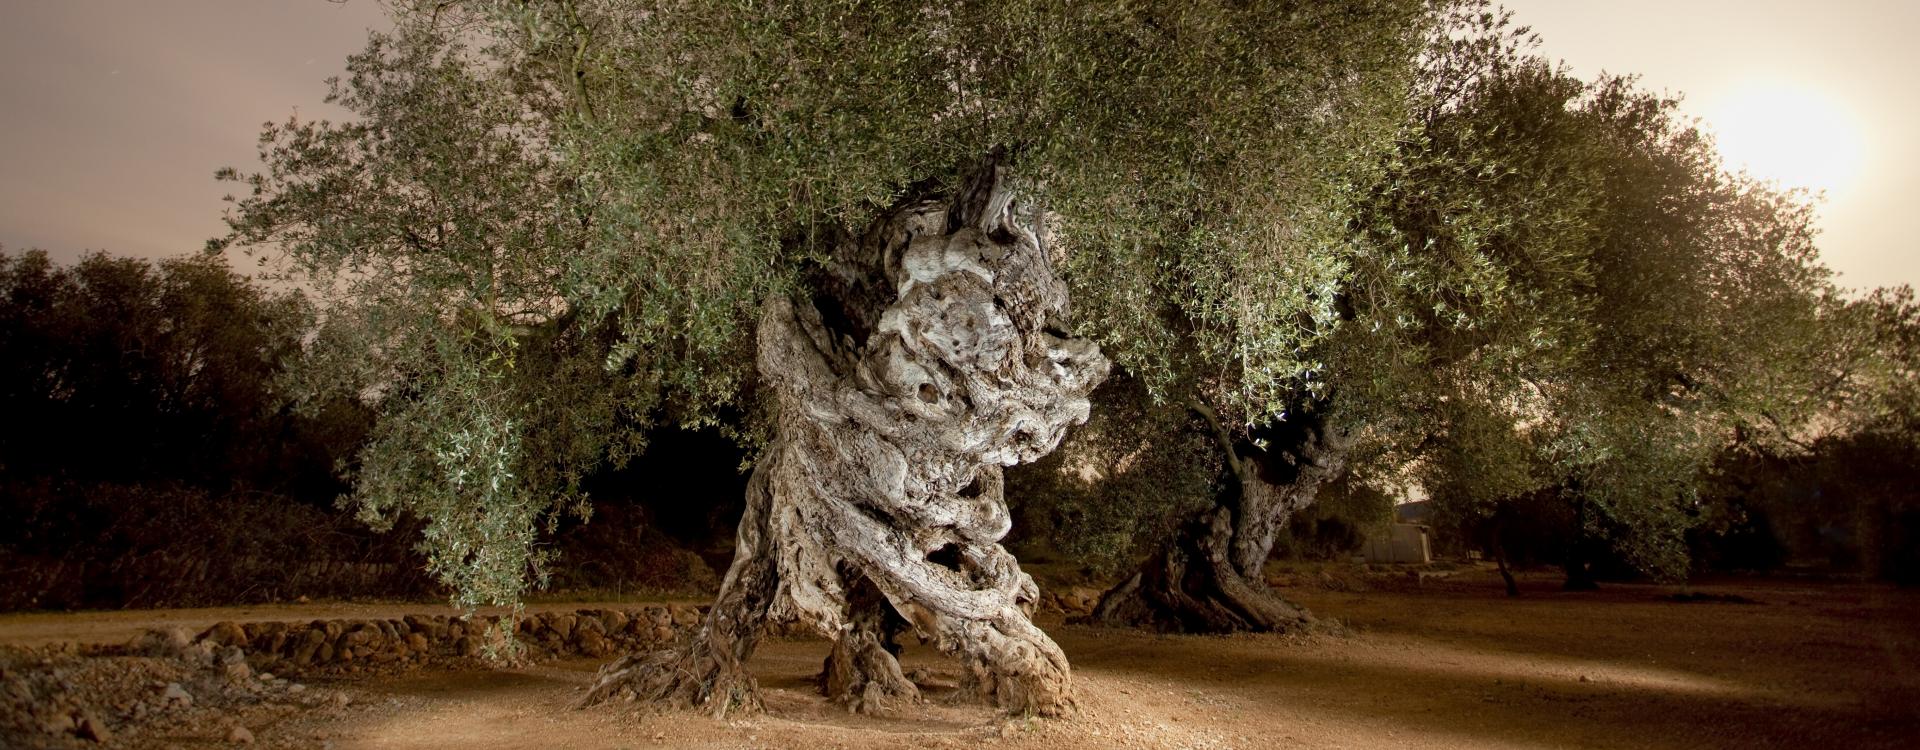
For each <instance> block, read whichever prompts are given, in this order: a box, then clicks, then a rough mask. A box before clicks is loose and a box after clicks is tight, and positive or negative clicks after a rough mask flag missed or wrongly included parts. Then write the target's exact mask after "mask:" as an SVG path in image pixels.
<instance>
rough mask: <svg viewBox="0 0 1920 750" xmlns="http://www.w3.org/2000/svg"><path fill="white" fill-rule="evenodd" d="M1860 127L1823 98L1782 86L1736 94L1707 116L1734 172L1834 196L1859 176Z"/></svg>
mask: <svg viewBox="0 0 1920 750" xmlns="http://www.w3.org/2000/svg"><path fill="white" fill-rule="evenodd" d="M1856 123H1857V121H1856V120H1855V118H1854V117H1853V116H1852V114H1851V113H1849V112H1847V111H1846V110H1845V108H1843V107H1841V106H1839V105H1838V104H1836V103H1835V102H1834V101H1833V100H1832V99H1830V98H1828V97H1826V96H1824V95H1822V94H1820V93H1819V92H1816V91H1812V90H1808V89H1805V88H1799V87H1795V86H1791V85H1783V84H1778V83H1767V84H1756V85H1750V86H1747V87H1746V88H1743V89H1741V90H1739V91H1736V92H1735V93H1734V94H1733V95H1732V96H1730V97H1728V98H1727V99H1726V100H1724V101H1723V102H1722V104H1721V106H1719V107H1717V108H1713V109H1712V110H1710V111H1709V113H1708V114H1707V116H1706V124H1707V127H1708V128H1709V129H1710V130H1712V131H1713V133H1714V137H1715V139H1716V141H1717V143H1718V146H1719V150H1720V156H1721V158H1722V159H1723V160H1725V162H1726V165H1727V167H1728V168H1730V169H1745V170H1747V171H1748V172H1749V173H1751V174H1752V175H1753V176H1755V177H1759V178H1762V179H1768V180H1777V181H1779V182H1780V183H1781V184H1782V185H1784V186H1786V187H1799V188H1807V189H1810V190H1821V191H1826V192H1827V193H1828V194H1829V195H1832V194H1835V193H1840V192H1844V191H1845V190H1847V188H1848V187H1850V186H1851V185H1852V183H1853V182H1854V180H1855V178H1856V177H1857V176H1858V175H1859V172H1860V167H1861V160H1862V159H1863V158H1864V156H1865V151H1866V148H1865V144H1864V143H1863V140H1862V138H1861V133H1860V128H1859V127H1858V125H1857V124H1856Z"/></svg>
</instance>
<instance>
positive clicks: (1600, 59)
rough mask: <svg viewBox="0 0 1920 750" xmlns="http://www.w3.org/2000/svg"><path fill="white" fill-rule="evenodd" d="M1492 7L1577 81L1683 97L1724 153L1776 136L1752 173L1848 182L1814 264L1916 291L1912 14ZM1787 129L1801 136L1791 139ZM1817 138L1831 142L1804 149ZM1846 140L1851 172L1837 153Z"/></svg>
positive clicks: (1765, 1) (1919, 113)
mask: <svg viewBox="0 0 1920 750" xmlns="http://www.w3.org/2000/svg"><path fill="white" fill-rule="evenodd" d="M1503 4H1504V5H1505V6H1506V7H1507V8H1508V9H1510V10H1512V11H1513V14H1514V22H1515V23H1518V24H1522V25H1527V26H1531V27H1533V30H1534V32H1535V33H1537V34H1539V35H1540V37H1541V47H1540V53H1541V54H1543V55H1545V56H1547V57H1548V58H1551V59H1556V60H1561V61H1564V62H1565V63H1566V64H1567V65H1568V66H1569V67H1571V68H1572V70H1573V72H1574V73H1575V74H1576V75H1579V76H1581V77H1583V78H1591V77H1592V76H1594V75H1596V74H1598V73H1600V72H1602V71H1605V72H1607V73H1613V74H1629V73H1630V74H1636V75H1638V76H1639V77H1640V83H1641V85H1642V86H1643V87H1644V88H1647V89H1649V90H1653V91H1660V92H1665V93H1669V94H1678V95H1682V100H1681V110H1682V111H1683V112H1686V113H1688V114H1690V115H1694V116H1697V117H1700V118H1702V120H1704V121H1705V123H1706V125H1707V126H1708V127H1709V128H1711V129H1715V130H1716V131H1731V132H1725V133H1723V138H1722V140H1731V141H1732V142H1729V143H1727V144H1726V145H1727V146H1737V145H1741V144H1746V143H1754V142H1756V141H1757V142H1758V143H1757V144H1755V145H1765V144H1766V142H1767V141H1769V140H1773V139H1771V138H1768V137H1767V136H1768V135H1770V134H1771V133H1770V131H1787V132H1783V133H1780V135H1782V136H1786V137H1785V138H1784V139H1783V140H1784V141H1785V143H1784V144H1781V145H1778V146H1775V147H1773V148H1770V149H1765V150H1764V152H1763V153H1760V154H1759V155H1758V156H1757V157H1756V158H1754V159H1752V161H1758V162H1786V164H1785V167H1787V168H1786V169H1785V170H1783V171H1787V172H1812V173H1815V174H1819V173H1839V174H1842V175H1843V176H1844V175H1846V174H1847V173H1851V176H1848V177H1846V178H1845V179H1842V180H1839V181H1838V183H1839V184H1834V185H1832V186H1831V187H1830V188H1829V189H1828V191H1827V196H1826V201H1825V203H1824V204H1822V205H1821V206H1820V209H1819V213H1820V221H1819V226H1820V228H1821V229H1822V234H1821V238H1820V243H1819V244H1820V249H1821V257H1822V258H1824V259H1825V260H1826V263H1827V265H1828V266H1830V267H1832V268H1833V269H1834V270H1835V271H1836V272H1838V274H1839V276H1838V280H1839V282H1840V283H1841V284H1842V285H1843V286H1848V287H1853V288H1856V289H1858V288H1871V287H1876V286H1887V285H1894V284H1913V285H1915V286H1920V241H1916V240H1915V239H1914V238H1915V237H1916V233H1915V232H1914V231H1913V220H1912V217H1914V216H1915V215H1916V209H1917V208H1920V205H1917V204H1920V0H1825V1H1816V0H1801V1H1799V2H1787V1H1785V0H1651V1H1650V0H1591V1H1580V0H1505V2H1504V3H1503ZM1821 120H1827V121H1830V122H1829V123H1824V124H1826V125H1830V126H1831V127H1822V125H1823V123H1821V122H1820V121H1821ZM1808 121H1811V122H1808ZM1796 123H1799V124H1805V125H1808V126H1809V127H1807V128H1806V130H1808V131H1811V132H1810V133H1807V134H1806V135H1805V136H1803V137H1797V138H1796V137H1792V136H1794V135H1796V134H1795V133H1792V132H1791V131H1792V130H1793V127H1792V126H1793V125H1794V124H1796ZM1826 130H1837V131H1840V133H1841V135H1842V137H1840V138H1834V137H1831V136H1828V137H1819V136H1818V135H1815V134H1817V133H1820V132H1822V131H1826ZM1849 133H1850V135H1848V134H1849ZM1756 135H1757V136H1759V137H1752V136H1756ZM1725 136H1735V137H1734V138H1732V139H1728V138H1726V137H1725ZM1848 138H1851V139H1854V140H1855V141H1856V144H1855V147H1854V148H1853V149H1851V150H1852V151H1855V152H1856V153H1855V154H1853V155H1852V158H1851V159H1850V158H1849V154H1848V153H1846V152H1847V151H1849V150H1850V149H1847V148H1845V146H1846V145H1847V144H1845V143H1837V142H1836V141H1844V140H1847V139H1848ZM1728 150H1730V149H1725V148H1723V152H1726V151H1728ZM1749 150H1751V149H1749ZM1848 161H1852V162H1853V164H1852V168H1851V169H1849V168H1848V164H1847V162H1848ZM1742 163H1743V164H1750V166H1754V167H1756V169H1755V171H1756V172H1760V173H1763V174H1764V173H1765V172H1766V171H1767V170H1765V169H1760V168H1759V167H1761V166H1763V165H1760V164H1751V163H1750V162H1747V161H1743V162H1742ZM1794 167H1799V169H1794Z"/></svg>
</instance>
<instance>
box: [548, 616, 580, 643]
mask: <svg viewBox="0 0 1920 750" xmlns="http://www.w3.org/2000/svg"><path fill="white" fill-rule="evenodd" d="M579 620H580V618H578V617H575V616H573V615H560V616H557V617H555V618H553V625H552V627H553V632H554V633H556V634H558V635H559V636H560V640H563V641H564V640H568V639H571V638H573V627H574V625H575V624H577V623H578V622H579Z"/></svg>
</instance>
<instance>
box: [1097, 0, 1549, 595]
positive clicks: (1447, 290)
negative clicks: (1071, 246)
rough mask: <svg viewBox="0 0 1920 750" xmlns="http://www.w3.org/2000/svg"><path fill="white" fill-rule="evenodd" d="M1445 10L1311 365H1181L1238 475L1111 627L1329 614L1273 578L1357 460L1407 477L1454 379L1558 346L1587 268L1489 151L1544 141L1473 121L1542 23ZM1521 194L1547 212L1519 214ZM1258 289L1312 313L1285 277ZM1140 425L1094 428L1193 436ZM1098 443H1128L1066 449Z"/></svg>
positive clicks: (1358, 196)
mask: <svg viewBox="0 0 1920 750" xmlns="http://www.w3.org/2000/svg"><path fill="white" fill-rule="evenodd" d="M1437 10H1438V11H1439V12H1438V13H1437V15H1436V17H1435V18H1433V19H1432V22H1431V23H1430V24H1428V25H1427V26H1425V27H1423V31H1424V33H1425V36H1424V37H1423V38H1421V39H1419V40H1416V41H1418V42H1419V43H1420V44H1421V47H1420V53H1421V54H1420V56H1419V61H1418V64H1417V65H1411V66H1409V67H1408V80H1406V81H1405V82H1404V85H1403V87H1402V88H1401V89H1399V90H1398V91H1397V94H1398V95H1399V96H1400V97H1401V98H1400V99H1399V100H1397V102H1396V105H1397V106H1396V107H1395V108H1394V109H1392V110H1391V111H1392V113H1393V114H1395V115H1397V116H1398V117H1399V119H1397V120H1395V121H1393V123H1391V125H1392V126H1394V127H1395V128H1396V129H1395V130H1394V131H1393V139H1392V142H1391V147H1390V148H1389V149H1388V150H1386V151H1383V152H1380V153H1377V154H1375V155H1374V158H1375V159H1376V160H1377V161H1376V163H1375V168H1373V169H1368V170H1355V171H1352V172H1349V173H1347V174H1345V175H1343V176H1344V177H1345V178H1347V179H1348V180H1350V182H1347V183H1345V185H1344V186H1343V191H1344V195H1345V197H1344V199H1343V200H1342V201H1341V202H1339V204H1338V208H1339V210H1340V211H1341V213H1340V214H1339V216H1338V218H1339V219H1340V221H1339V223H1337V224H1332V225H1329V227H1328V229H1329V231H1331V232H1333V233H1334V234H1332V235H1330V236H1329V238H1328V240H1327V248H1328V251H1327V252H1326V253H1324V254H1323V255H1321V256H1319V257H1321V258H1322V259H1323V260H1324V262H1325V263H1326V264H1327V267H1326V270H1325V273H1324V275H1322V276H1320V277H1319V279H1320V281H1319V283H1320V286H1319V287H1318V288H1317V289H1316V290H1315V291H1314V293H1313V295H1312V297H1311V299H1312V300H1313V301H1314V303H1315V305H1317V306H1307V307H1296V309H1297V310H1298V312H1296V313H1295V316H1296V317H1295V319H1294V323H1293V324H1294V325H1295V326H1296V327H1297V328H1298V330H1299V331H1301V334H1300V335H1299V336H1298V337H1297V338H1296V339H1295V340H1292V341H1291V342H1290V344H1289V345H1290V346H1293V347H1295V349H1294V351H1295V352H1296V354H1295V357H1296V362H1297V366H1296V367H1295V369H1292V370H1280V371H1276V370H1272V369H1246V368H1241V367H1239V366H1238V365H1239V363H1240V362H1242V361H1243V357H1244V356H1245V350H1244V349H1239V348H1233V347H1223V348H1206V347H1189V348H1184V349H1182V350H1180V351H1177V352H1174V353H1172V355H1171V356H1169V357H1168V358H1167V359H1168V360H1169V361H1170V362H1172V363H1173V364H1171V365H1170V366H1167V367H1164V368H1162V370H1161V371H1160V372H1163V373H1165V374H1164V375H1163V376H1161V380H1162V382H1163V383H1164V385H1163V386H1162V387H1163V389H1164V390H1163V393H1164V394H1166V395H1168V396H1171V398H1168V399H1167V400H1168V401H1169V402H1170V403H1171V404H1172V405H1173V406H1174V407H1175V408H1177V409H1179V410H1182V411H1184V412H1185V413H1186V414H1190V415H1191V417H1190V418H1189V419H1187V424H1188V425H1189V426H1190V428H1191V429H1194V430H1196V431H1197V432H1198V433H1199V434H1201V435H1205V436H1208V438H1209V439H1210V440H1211V441H1212V442H1213V443H1214V444H1215V445H1216V446H1217V447H1216V451H1217V455H1219V456H1220V457H1221V461H1220V462H1221V463H1224V464H1225V467H1226V468H1225V471H1224V472H1222V474H1223V475H1224V477H1225V481H1223V482H1219V483H1217V484H1215V485H1213V488H1215V489H1216V490H1217V493H1218V494H1217V497H1215V498H1211V499H1210V500H1209V501H1207V502H1204V503H1202V508H1201V509H1200V510H1198V511H1195V512H1194V513H1193V515H1192V516H1190V517H1189V518H1188V519H1187V520H1186V521H1185V522H1184V523H1183V524H1182V525H1181V526H1180V527H1179V528H1178V529H1177V530H1176V532H1175V533H1174V534H1173V535H1172V536H1171V538H1169V539H1167V540H1165V541H1164V542H1163V543H1161V544H1159V545H1157V546H1156V547H1155V548H1154V549H1153V550H1152V552H1151V553H1150V554H1149V555H1148V556H1147V558H1146V560H1145V562H1144V563H1143V564H1142V565H1141V567H1140V569H1139V570H1138V571H1137V572H1136V573H1135V574H1134V575H1133V576H1131V577H1130V578H1128V579H1126V580H1125V581H1123V582H1122V583H1120V584H1119V585H1118V586H1116V587H1115V588H1114V589H1113V590H1111V591H1109V592H1108V593H1107V595H1106V596H1105V597H1104V598H1103V599H1102V601H1101V603H1100V605H1099V607H1098V608H1097V609H1096V611H1095V613H1094V615H1093V619H1094V620H1096V621H1101V622H1106V623H1113V624H1129V625H1142V626H1147V627H1153V628H1157V629H1166V630H1182V631H1234V630H1291V629H1298V628H1303V627H1307V626H1309V625H1310V624H1311V623H1312V622H1313V618H1312V616H1311V615H1310V614H1309V613H1308V612H1306V611H1305V610H1304V609H1301V608H1300V607H1298V606H1296V605H1294V604H1292V603H1290V602H1288V601H1286V600H1285V599H1284V598H1282V597H1281V596H1279V595H1278V594H1277V593H1276V592H1274V591H1273V590H1271V589H1270V588H1269V587H1268V585H1267V583H1266V580H1265V577H1264V574H1263V569H1264V567H1265V565H1266V562H1267V558H1268V556H1269V554H1270V553H1271V551H1272V550H1273V548H1274V544H1275V540H1276V537H1277V535H1278V534H1279V533H1280V532H1281V531H1282V530H1283V529H1285V528H1286V525H1287V523H1288V521H1289V519H1290V518H1292V517H1293V515H1294V514H1296V513H1297V512H1299V511H1300V510H1302V509H1304V508H1306V507H1308V506H1309V505H1310V504H1312V503H1313V502H1314V501H1315V498H1316V497H1317V495H1318V493H1319V492H1320V491H1321V488H1322V487H1324V486H1326V485H1327V484H1328V483H1329V482H1332V481H1334V480H1336V479H1340V478H1342V477H1343V476H1347V475H1348V474H1349V472H1350V471H1351V467H1354V466H1356V465H1359V466H1362V467H1364V468H1366V469H1371V470H1372V472H1371V475H1372V476H1371V477H1370V478H1369V479H1368V481H1381V480H1386V481H1392V480H1393V479H1395V477H1394V476H1393V475H1394V474H1395V472H1393V471H1391V470H1382V467H1391V466H1392V465H1394V464H1395V463H1404V462H1405V461H1406V460H1407V458H1406V457H1407V456H1408V455H1409V454H1411V453H1413V452H1416V451H1417V449H1418V446H1419V444H1420V442H1421V438H1422V436H1423V435H1425V434H1427V433H1428V432H1429V431H1430V430H1431V429H1432V428H1433V420H1432V413H1433V406H1434V403H1435V402H1436V401H1437V400H1442V399H1444V398H1445V396H1446V395H1447V394H1448V393H1449V391H1448V389H1447V386H1446V385H1445V383H1448V382H1451V381H1452V380H1457V379H1459V378H1468V379H1477V380H1485V381H1496V382H1501V383H1510V382H1511V381H1512V380H1513V379H1514V378H1513V375H1512V371H1513V368H1512V366H1513V364H1514V363H1516V362H1518V361H1522V360H1525V359H1528V358H1530V357H1535V356H1537V355H1539V354H1540V353H1541V352H1542V351H1544V350H1548V349H1551V348H1552V347H1553V346H1554V345H1555V342H1554V341H1552V340H1550V339H1548V338H1546V337H1544V336H1543V335H1542V334H1541V332H1542V331H1543V330H1549V329H1551V327H1552V325H1553V324H1552V320H1554V319H1556V318H1558V317H1563V316H1564V311H1563V310H1560V309H1555V308H1556V305H1558V304H1561V303H1559V302H1558V298H1556V297H1555V296H1554V290H1553V289H1551V288H1550V285H1551V284H1552V283H1555V280H1554V278H1553V277H1554V276H1555V275H1564V274H1567V273H1570V270H1569V266H1570V264H1571V263H1572V262H1574V261H1573V260H1572V259H1570V258H1569V256H1568V255H1567V254H1566V252H1565V248H1564V246H1563V245H1562V243H1561V242H1560V241H1559V239H1558V236H1557V232H1558V228H1559V227H1558V222H1559V221H1561V220H1562V218H1561V217H1560V216H1559V215H1558V213H1557V211H1559V210H1560V207H1561V206H1562V205H1563V203H1564V202H1563V201H1560V200H1559V198H1558V196H1556V195H1555V194H1554V193H1555V189H1554V188H1553V187H1552V186H1550V185H1548V184H1545V183H1543V182H1542V181H1541V176H1540V175H1535V174H1516V168H1517V165H1515V164H1512V163H1507V162H1503V161H1502V160H1501V159H1500V158H1498V155H1497V154H1493V153H1489V152H1488V146H1489V142H1491V141H1495V140H1496V139H1498V140H1499V141H1501V142H1508V141H1514V142H1518V143H1520V144H1522V145H1521V146H1519V148H1530V147H1532V144H1531V143H1530V142H1529V140H1528V139H1529V138H1530V136H1529V135H1528V134H1527V133H1525V132H1518V133H1515V132H1512V131H1507V132H1500V133H1498V135H1493V134H1490V133H1484V132H1476V131H1475V130H1474V128H1475V126H1477V125H1479V126H1484V125H1485V123H1478V122H1475V121H1474V118H1475V114H1474V113H1473V105H1472V89H1473V88H1474V87H1475V86H1477V85H1479V82H1480V81H1481V80H1483V79H1484V78H1486V77H1488V76H1491V75H1494V74H1496V73H1498V72H1499V71H1500V70H1502V69H1503V68H1504V67H1505V66H1506V65H1507V64H1509V62H1510V61H1511V60H1512V58H1513V56H1514V54H1515V52H1516V50H1518V49H1520V48H1521V47H1522V46H1524V44H1525V43H1526V40H1527V36H1526V33H1525V31H1524V30H1513V29H1510V28H1509V27H1507V26H1506V24H1505V20H1504V17H1503V16H1502V15H1500V14H1498V13H1495V12H1493V11H1492V10H1490V9H1489V8H1488V7H1487V6H1485V5H1484V4H1481V3H1475V2H1462V3H1445V4H1440V5H1439V6H1438V8H1437ZM1463 141H1464V143H1463ZM1520 206H1526V207H1529V210H1534V209H1533V207H1535V206H1545V208H1544V209H1541V210H1538V211H1537V212H1536V215H1528V216H1524V217H1516V216H1515V215H1514V213H1515V208H1516V207H1520ZM1541 277H1544V278H1541ZM1245 293H1246V294H1249V295H1253V296H1270V297H1272V298H1273V299H1270V300H1268V301H1267V303H1271V304H1282V305H1295V306H1297V305H1298V303H1297V302H1289V301H1287V300H1286V299H1285V298H1284V296H1283V295H1278V294H1275V293H1274V291H1273V290H1272V288H1270V287H1264V286H1254V287H1252V288H1249V289H1248V290H1246V292H1245ZM1088 296H1090V295H1087V294H1080V295H1078V297H1077V298H1078V299H1080V300H1082V303H1083V304H1084V300H1085V299H1087V298H1088ZM1159 311H1160V314H1161V315H1162V316H1163V317H1165V318H1167V319H1170V320H1174V321H1180V322H1181V324H1182V325H1189V326H1194V327H1195V328H1196V329H1198V330H1200V331H1203V332H1202V333H1200V334H1199V337H1200V338H1201V339H1202V340H1205V339H1206V337H1207V335H1208V334H1207V333H1204V331H1205V330H1206V328H1207V326H1208V324H1206V323H1205V322H1204V321H1205V314H1206V311H1205V308H1204V307H1200V306H1196V305H1193V304H1192V303H1191V302H1190V301H1189V300H1188V299H1186V298H1182V297H1178V296H1174V295H1169V296H1167V297H1165V298H1163V299H1162V300H1161V303H1160V307H1159ZM1247 333H1248V332H1246V331H1242V332H1240V333H1238V334H1234V335H1233V336H1231V337H1230V338H1229V340H1230V341H1239V340H1240V337H1242V336H1244V335H1246V334H1247ZM1256 333H1257V332H1256ZM1249 391H1252V392H1258V393H1262V394H1265V395H1266V398H1267V400H1266V401H1263V402H1258V403H1249V402H1247V401H1245V400H1244V399H1243V398H1242V397H1241V395H1240V394H1242V393H1246V392H1249ZM1175 421H1178V420H1175ZM1163 422H1164V420H1163ZM1134 424H1135V425H1137V426H1139V427H1140V428H1141V429H1140V430H1134V431H1131V432H1129V431H1126V430H1108V431H1104V432H1100V433H1095V434H1093V435H1089V436H1088V437H1090V438H1095V439H1100V440H1106V441H1113V440H1118V441H1120V442H1122V443H1123V444H1125V445H1127V446H1129V447H1127V448H1126V449H1125V450H1126V451H1133V450H1143V449H1149V448H1148V446H1152V448H1151V449H1152V450H1163V449H1173V448H1177V447H1178V446H1179V445H1180V442H1179V441H1176V440H1170V439H1168V437H1167V436H1165V435H1161V436H1153V435H1149V434H1147V433H1146V432H1144V431H1142V430H1144V429H1150V428H1149V427H1148V425H1151V424H1153V423H1152V422H1150V421H1149V420H1137V421H1136V422H1135V423H1134ZM1083 448H1084V449H1085V450H1091V451H1098V450H1111V449H1110V448H1101V447H1098V446H1085V445H1084V444H1082V443H1076V444H1074V445H1072V446H1070V448H1069V451H1070V452H1077V451H1080V450H1082V449H1083ZM1071 460H1072V459H1071V458H1068V459H1067V461H1068V462H1071ZM1185 484H1187V485H1192V484H1193V483H1192V482H1187V483H1185ZM1178 504H1179V503H1174V502H1169V503H1168V505H1169V506H1174V505H1178Z"/></svg>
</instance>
